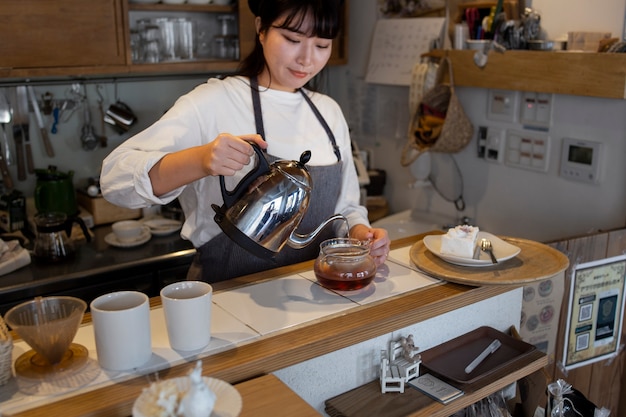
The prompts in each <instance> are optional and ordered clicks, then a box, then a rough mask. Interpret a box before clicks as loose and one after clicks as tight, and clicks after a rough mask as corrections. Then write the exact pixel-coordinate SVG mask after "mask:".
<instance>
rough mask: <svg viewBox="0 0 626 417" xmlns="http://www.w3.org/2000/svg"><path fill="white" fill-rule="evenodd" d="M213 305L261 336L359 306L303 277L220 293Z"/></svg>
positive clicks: (276, 280)
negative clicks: (216, 305)
mask: <svg viewBox="0 0 626 417" xmlns="http://www.w3.org/2000/svg"><path fill="white" fill-rule="evenodd" d="M213 302H214V303H216V304H218V305H219V306H220V307H222V308H223V309H224V310H226V311H228V312H229V313H230V314H232V315H233V316H234V317H236V318H237V319H239V320H240V321H242V322H243V323H246V324H247V325H248V326H250V327H251V328H253V329H254V330H256V331H258V332H259V333H261V334H268V333H271V332H274V331H278V330H282V329H286V328H288V327H292V326H295V325H298V324H301V323H305V322H308V321H311V320H315V319H318V318H321V317H324V316H328V315H331V314H334V313H337V312H340V311H343V310H346V309H349V308H352V307H356V305H355V304H354V303H353V302H351V301H350V300H347V299H345V298H343V297H341V296H340V295H338V294H335V293H333V292H332V291H329V290H327V289H325V288H323V287H321V286H319V285H317V284H315V283H313V282H311V281H309V280H308V279H306V278H304V277H301V276H299V275H293V276H289V277H284V278H279V279H275V280H271V281H266V282H262V283H259V284H254V285H249V286H246V287H243V288H238V289H235V290H232V291H228V292H223V293H217V294H214V295H213Z"/></svg>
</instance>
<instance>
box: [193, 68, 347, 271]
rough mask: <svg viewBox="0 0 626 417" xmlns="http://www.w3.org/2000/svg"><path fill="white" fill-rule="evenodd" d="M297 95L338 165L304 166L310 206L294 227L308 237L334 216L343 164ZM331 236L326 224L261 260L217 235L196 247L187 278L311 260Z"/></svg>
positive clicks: (256, 103)
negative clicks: (297, 245)
mask: <svg viewBox="0 0 626 417" xmlns="http://www.w3.org/2000/svg"><path fill="white" fill-rule="evenodd" d="M250 81H251V82H250V87H251V91H252V103H253V107H254V118H255V122H256V127H257V132H258V133H259V134H260V135H261V136H262V137H265V131H264V127H263V117H262V116H261V103H260V97H259V91H258V84H257V82H256V79H251V80H250ZM300 92H301V93H302V95H303V96H304V98H305V100H306V101H307V103H308V104H309V106H310V107H311V109H312V110H313V112H314V113H315V115H316V117H317V119H318V120H319V121H320V123H321V124H322V126H323V127H324V129H325V130H326V133H327V134H328V136H329V139H330V141H331V142H332V144H333V147H334V149H335V154H336V155H337V159H338V162H337V163H336V164H333V165H328V166H312V167H307V169H308V171H309V174H310V175H311V185H312V187H311V196H310V199H309V202H310V203H309V207H308V209H307V211H306V213H305V214H304V216H303V218H302V221H301V222H300V225H299V226H298V229H297V233H300V234H309V233H311V232H312V231H313V230H315V229H316V228H317V227H318V226H319V225H320V224H321V223H323V222H324V221H325V220H326V219H328V218H329V217H331V216H332V215H333V214H335V213H334V210H335V206H336V204H337V200H338V199H339V193H340V192H341V181H338V180H337V179H338V178H341V168H342V164H343V163H342V161H341V154H340V153H339V149H338V147H337V145H336V142H335V137H334V135H333V134H332V131H331V130H330V128H329V126H328V124H327V123H326V121H325V120H324V118H323V117H322V115H321V114H320V113H319V111H318V109H317V108H316V107H315V105H314V104H313V103H312V102H311V100H310V99H309V97H307V95H306V93H305V92H304V91H302V90H300ZM277 159H278V158H276V157H275V156H272V155H267V160H268V162H270V163H273V162H274V161H276V160H277ZM334 236H335V233H334V231H333V227H332V225H329V226H328V227H326V228H324V230H322V231H321V232H320V233H319V235H318V236H317V237H316V238H315V239H314V240H313V242H311V243H310V244H309V245H307V246H306V247H304V248H302V249H294V248H291V247H289V246H287V245H285V246H284V247H283V249H282V250H281V251H280V252H279V253H278V254H276V256H275V257H274V258H273V259H269V258H268V259H262V258H259V257H257V256H254V255H252V254H251V253H250V252H248V251H246V250H245V249H243V248H242V247H240V246H239V245H237V244H236V243H235V242H233V241H232V240H231V239H230V238H229V237H228V236H226V235H225V234H224V233H220V234H218V235H217V236H215V237H214V238H213V239H211V240H210V241H208V242H207V243H205V244H204V245H202V246H201V247H200V248H197V254H196V256H195V257H194V260H193V263H192V265H191V267H190V269H189V272H188V274H187V279H189V280H200V281H205V282H209V283H212V282H219V281H225V280H228V279H231V278H235V277H240V276H243V275H247V274H251V273H254V272H259V271H265V270H267V269H272V268H277V267H279V266H284V265H291V264H295V263H298V262H303V261H307V260H310V259H314V258H316V257H317V255H318V254H319V244H320V243H321V242H322V241H323V240H326V239H330V238H331V237H334Z"/></svg>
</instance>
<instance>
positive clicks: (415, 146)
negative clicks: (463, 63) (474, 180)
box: [401, 56, 474, 166]
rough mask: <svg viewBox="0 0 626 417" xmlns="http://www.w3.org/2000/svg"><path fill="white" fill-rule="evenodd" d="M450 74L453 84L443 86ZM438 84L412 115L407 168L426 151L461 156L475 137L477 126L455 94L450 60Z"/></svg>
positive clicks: (404, 159) (442, 68)
mask: <svg viewBox="0 0 626 417" xmlns="http://www.w3.org/2000/svg"><path fill="white" fill-rule="evenodd" d="M446 70H448V72H449V80H450V83H449V84H444V83H443V78H444V71H446ZM436 80H437V82H436V84H435V85H434V86H433V87H432V88H431V89H430V90H428V91H427V92H425V93H424V95H423V97H422V100H421V102H420V105H419V106H418V108H417V109H416V110H415V111H414V112H412V118H411V122H410V124H409V137H408V141H407V144H406V145H405V147H404V149H403V152H402V160H401V162H402V165H404V166H407V165H409V164H411V163H412V162H413V161H414V160H415V159H417V157H418V156H419V155H420V154H421V153H423V152H426V151H430V152H442V153H456V152H459V151H460V150H462V149H463V148H465V147H466V146H467V144H468V143H469V142H470V141H471V140H472V136H473V135H474V126H473V125H472V122H471V121H470V120H469V118H468V117H467V115H466V114H465V111H464V110H463V106H461V103H460V102H459V99H458V97H457V95H456V93H455V90H454V78H453V73H452V63H451V62H450V59H449V58H448V57H447V56H446V57H444V58H442V60H441V63H440V64H439V68H438V69H437V78H436Z"/></svg>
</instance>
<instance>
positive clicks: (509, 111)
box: [487, 90, 519, 122]
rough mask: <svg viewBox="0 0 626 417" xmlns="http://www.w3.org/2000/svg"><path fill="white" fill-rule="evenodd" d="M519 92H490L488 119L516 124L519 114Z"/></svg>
mask: <svg viewBox="0 0 626 417" xmlns="http://www.w3.org/2000/svg"><path fill="white" fill-rule="evenodd" d="M518 103H519V92H517V91H509V90H489V98H488V99H487V119H490V120H499V121H503V122H515V120H516V118H517V113H518V110H517V109H518Z"/></svg>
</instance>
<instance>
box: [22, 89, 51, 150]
mask: <svg viewBox="0 0 626 417" xmlns="http://www.w3.org/2000/svg"><path fill="white" fill-rule="evenodd" d="M28 95H29V96H30V102H31V104H32V105H33V111H34V112H35V117H36V118H37V124H38V125H39V130H40V131H41V140H42V141H43V144H44V147H45V148H46V154H47V155H48V156H49V157H50V158H52V157H54V149H53V148H52V143H51V142H50V137H48V130H47V129H46V125H45V123H44V122H43V117H42V116H41V110H40V109H39V102H38V101H37V96H36V95H35V90H34V89H33V87H32V86H30V85H29V86H28Z"/></svg>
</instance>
